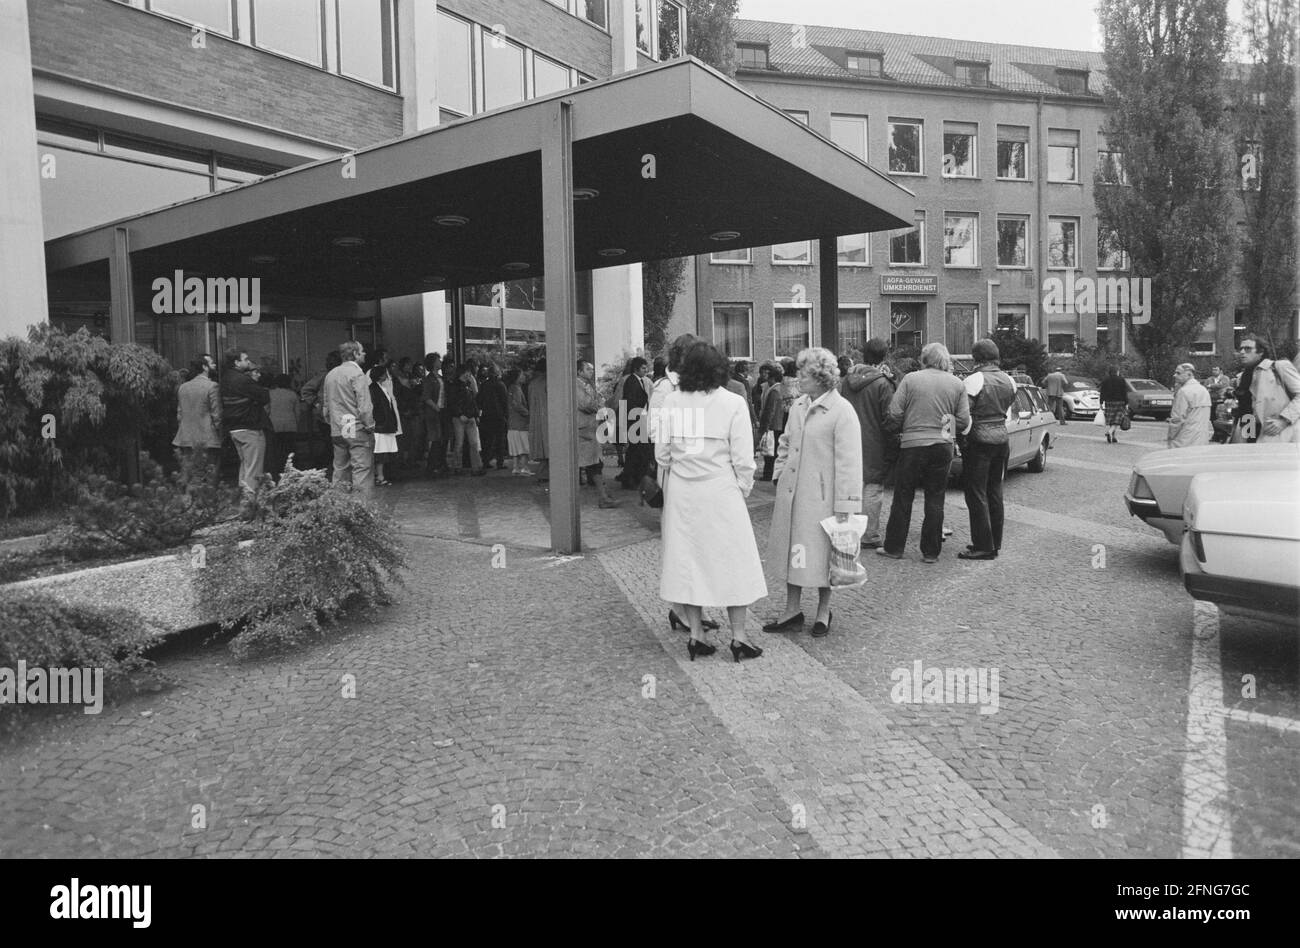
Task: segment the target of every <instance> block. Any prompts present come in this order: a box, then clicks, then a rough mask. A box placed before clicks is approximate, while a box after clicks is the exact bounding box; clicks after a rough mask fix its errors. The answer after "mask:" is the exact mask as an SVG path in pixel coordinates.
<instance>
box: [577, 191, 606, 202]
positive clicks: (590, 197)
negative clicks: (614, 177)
mask: <svg viewBox="0 0 1300 948" xmlns="http://www.w3.org/2000/svg"><path fill="white" fill-rule="evenodd" d="M598 197H600V192H599V191H597V190H596V189H595V188H574V189H573V199H574V200H575V201H594V200H595V199H596V198H598Z"/></svg>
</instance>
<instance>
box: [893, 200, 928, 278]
mask: <svg viewBox="0 0 1300 948" xmlns="http://www.w3.org/2000/svg"><path fill="white" fill-rule="evenodd" d="M889 262H890V263H891V264H892V265H894V266H901V267H919V266H924V265H925V214H924V213H920V212H918V213H917V215H916V227H914V228H913V229H912V230H909V231H908V232H907V233H905V234H899V235H897V236H896V237H890V238H889Z"/></svg>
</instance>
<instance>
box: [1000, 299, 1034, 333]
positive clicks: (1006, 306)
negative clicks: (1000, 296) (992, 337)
mask: <svg viewBox="0 0 1300 948" xmlns="http://www.w3.org/2000/svg"><path fill="white" fill-rule="evenodd" d="M1013 306H1014V307H1016V309H1015V310H1014V311H1013V310H1011V307H1013ZM1020 307H1024V312H1021V311H1020ZM1031 315H1032V311H1031V307H1030V305H1029V304H1028V303H999V304H998V311H997V322H996V323H994V326H993V332H994V333H995V334H996V333H997V332H998V331H1000V330H1003V329H1006V328H1011V329H1013V330H1018V331H1019V332H1020V334H1021V335H1022V336H1024V337H1025V338H1026V339H1028V338H1029V320H1030V317H1031ZM1004 316H1005V317H1007V318H1009V319H1014V320H1018V321H1019V325H1018V326H1012V327H1006V326H1003V324H1002V320H1003V317H1004Z"/></svg>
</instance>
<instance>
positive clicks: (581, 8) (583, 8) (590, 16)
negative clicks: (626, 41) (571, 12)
mask: <svg viewBox="0 0 1300 948" xmlns="http://www.w3.org/2000/svg"><path fill="white" fill-rule="evenodd" d="M578 16H580V17H582V18H583V19H584V20H586V21H587V22H588V23H595V24H596V25H597V26H599V27H600V28H601V29H608V28H609V4H608V0H578Z"/></svg>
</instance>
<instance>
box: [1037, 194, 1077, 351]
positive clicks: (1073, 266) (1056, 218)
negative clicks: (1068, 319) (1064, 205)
mask: <svg viewBox="0 0 1300 948" xmlns="http://www.w3.org/2000/svg"><path fill="white" fill-rule="evenodd" d="M1053 223H1062V224H1073V225H1074V262H1073V263H1068V264H1065V263H1063V264H1060V265H1059V266H1053V265H1052V224H1053ZM1082 227H1083V222H1082V221H1081V220H1080V219H1079V218H1077V217H1068V216H1065V215H1056V214H1053V215H1051V216H1050V217H1048V218H1047V248H1046V249H1047V261H1046V263H1045V268H1046V269H1048V270H1059V271H1065V270H1079V269H1082V268H1081V267H1080V266H1079V238H1080V236H1081V233H1082ZM1075 337H1076V340H1077V338H1078V333H1075Z"/></svg>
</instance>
